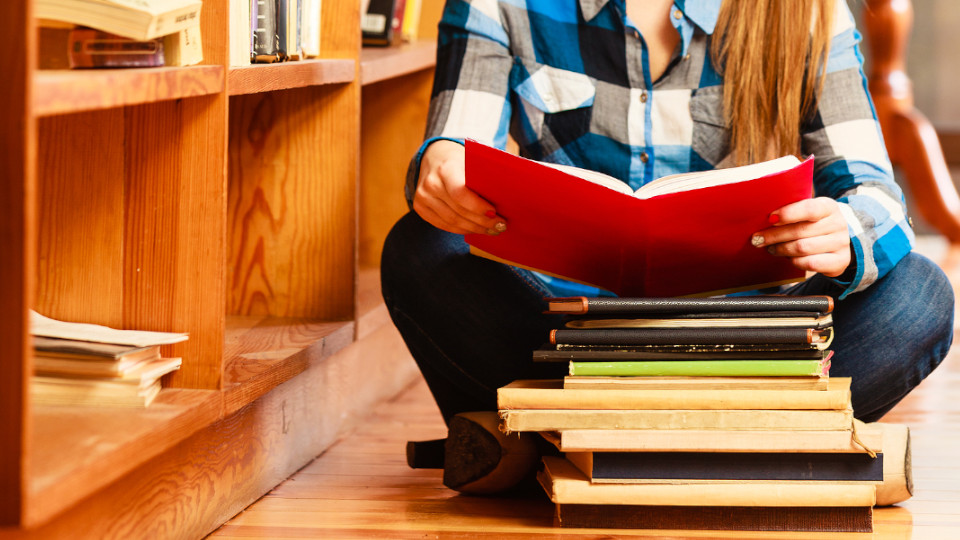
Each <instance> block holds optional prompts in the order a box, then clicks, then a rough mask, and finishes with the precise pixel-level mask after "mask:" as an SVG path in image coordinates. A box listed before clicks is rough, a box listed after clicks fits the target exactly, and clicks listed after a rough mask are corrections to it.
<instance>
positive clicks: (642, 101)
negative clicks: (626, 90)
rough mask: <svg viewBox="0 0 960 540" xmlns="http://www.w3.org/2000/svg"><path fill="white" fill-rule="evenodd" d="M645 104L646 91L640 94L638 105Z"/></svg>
mask: <svg viewBox="0 0 960 540" xmlns="http://www.w3.org/2000/svg"><path fill="white" fill-rule="evenodd" d="M646 102H647V93H646V91H644V92H640V103H646Z"/></svg>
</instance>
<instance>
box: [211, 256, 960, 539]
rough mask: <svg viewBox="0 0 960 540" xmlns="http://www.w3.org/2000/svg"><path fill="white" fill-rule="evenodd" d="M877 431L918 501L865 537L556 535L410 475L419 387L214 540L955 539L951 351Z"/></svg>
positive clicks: (420, 406)
mask: <svg viewBox="0 0 960 540" xmlns="http://www.w3.org/2000/svg"><path fill="white" fill-rule="evenodd" d="M921 251H924V252H925V253H927V254H928V255H929V256H931V258H934V260H936V261H938V262H939V263H940V264H941V266H942V267H943V268H944V269H945V270H946V271H947V273H948V275H950V277H951V280H952V282H953V283H954V289H955V290H958V289H960V248H950V249H947V248H946V247H945V246H943V245H942V244H938V243H937V242H936V241H934V242H932V243H928V244H925V245H921ZM884 421H889V422H896V423H905V424H908V425H909V426H910V427H911V432H912V436H913V472H914V484H915V494H914V497H913V498H912V499H910V500H909V501H907V502H905V503H902V504H900V505H898V506H895V507H890V508H880V509H877V511H876V513H875V515H874V533H873V534H872V535H866V534H837V533H832V534H811V533H751V532H726V533H723V532H710V531H637V530H599V529H560V528H556V527H554V526H553V520H552V511H553V508H552V505H551V503H550V502H549V501H548V500H547V499H546V496H544V495H542V494H540V493H531V494H529V495H527V496H515V497H512V498H497V497H470V496H462V495H459V494H457V493H456V492H454V491H451V490H449V489H446V488H444V487H443V485H442V484H441V472H440V471H423V470H411V469H409V468H408V467H407V465H406V462H405V457H404V445H405V443H406V441H407V440H418V439H430V438H439V437H442V436H444V435H445V434H446V433H445V429H444V426H443V421H442V420H441V418H440V415H439V413H438V412H437V411H436V408H435V406H434V405H433V402H432V400H431V398H430V395H429V392H428V391H427V389H426V386H425V385H424V384H423V383H422V382H418V383H417V384H415V385H414V386H413V387H411V388H410V389H408V390H407V391H405V392H404V393H402V394H401V395H400V396H398V397H397V398H396V399H394V400H393V401H391V402H389V403H386V404H383V405H382V406H381V407H379V408H378V409H377V411H376V412H375V413H374V414H373V415H372V416H371V418H370V419H369V420H368V421H367V422H366V423H365V424H363V425H362V426H360V427H359V428H358V429H357V430H356V431H355V432H354V433H352V434H351V435H349V436H348V437H346V438H344V439H342V440H340V441H339V442H338V443H337V444H335V445H334V446H333V447H331V448H330V449H329V450H328V451H327V452H326V453H324V454H323V455H322V456H320V457H319V458H318V459H316V460H315V461H314V462H313V463H311V464H310V465H308V466H306V467H305V468H304V469H302V470H301V471H300V472H298V473H297V474H296V475H294V476H293V477H291V478H290V479H289V480H287V481H286V482H284V483H283V484H281V485H279V486H278V487H277V488H276V489H274V490H273V491H272V492H271V493H269V494H268V495H266V496H265V497H263V498H262V499H261V500H260V501H258V502H256V503H255V504H253V505H252V506H250V507H249V508H248V509H247V510H245V511H244V512H242V513H240V514H239V515H238V516H236V517H235V518H233V519H232V520H230V521H229V522H227V523H226V524H224V525H223V526H222V527H221V528H220V529H218V530H217V531H215V532H214V533H213V534H212V535H211V538H216V539H219V540H226V539H240V538H270V539H276V540H280V539H284V538H338V539H349V538H477V539H481V538H498V539H500V538H504V539H512V538H563V539H567V538H570V539H573V538H611V537H621V536H622V537H627V536H639V537H644V536H645V537H664V536H668V537H670V538H741V539H745V538H836V537H842V538H866V537H869V538H877V539H908V538H914V539H919V540H928V539H945V540H946V539H951V540H953V539H957V538H960V344H957V345H955V346H954V348H953V350H952V351H951V353H950V355H949V356H948V357H947V359H946V360H945V361H944V363H943V364H942V365H941V366H940V368H938V369H937V370H936V371H935V372H934V373H933V375H931V376H930V377H928V379H927V380H925V381H924V382H923V383H922V384H921V385H920V386H919V387H918V388H917V389H916V390H915V391H914V392H913V393H912V394H911V395H910V396H908V397H907V399H905V400H904V401H903V402H901V403H900V404H899V405H898V406H897V407H896V408H895V409H894V410H893V411H891V412H890V413H889V414H888V415H887V416H886V417H885V418H884Z"/></svg>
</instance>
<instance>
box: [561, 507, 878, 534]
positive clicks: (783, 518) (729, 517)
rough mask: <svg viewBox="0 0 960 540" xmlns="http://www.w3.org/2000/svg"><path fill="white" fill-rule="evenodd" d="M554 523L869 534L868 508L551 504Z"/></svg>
mask: <svg viewBox="0 0 960 540" xmlns="http://www.w3.org/2000/svg"><path fill="white" fill-rule="evenodd" d="M556 521H557V523H558V524H559V525H560V526H561V527H575V528H600V529H675V530H713V531H796V532H873V507H872V506H845V507H829V506H813V507H764V506H662V505H650V506H646V505H632V504H566V503H557V505H556Z"/></svg>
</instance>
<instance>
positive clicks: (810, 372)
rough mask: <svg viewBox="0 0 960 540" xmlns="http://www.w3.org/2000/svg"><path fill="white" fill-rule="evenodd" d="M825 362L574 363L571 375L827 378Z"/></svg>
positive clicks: (686, 361)
mask: <svg viewBox="0 0 960 540" xmlns="http://www.w3.org/2000/svg"><path fill="white" fill-rule="evenodd" d="M831 356H832V351H831V354H828V355H827V356H826V357H824V359H823V360H672V361H671V360H666V361H658V360H638V361H622V362H618V361H589V362H579V361H576V360H572V361H570V375H580V376H594V375H595V376H601V377H679V376H683V377H827V376H829V374H830V357H831Z"/></svg>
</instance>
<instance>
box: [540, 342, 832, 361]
mask: <svg viewBox="0 0 960 540" xmlns="http://www.w3.org/2000/svg"><path fill="white" fill-rule="evenodd" d="M828 353H829V351H826V350H821V349H811V348H809V347H804V348H802V349H800V348H797V349H786V348H777V349H771V348H770V347H766V348H757V347H710V346H703V347H697V346H690V347H658V346H650V347H620V346H591V345H558V346H551V345H543V346H542V347H540V348H539V349H536V350H535V351H533V360H534V361H535V362H569V361H571V360H573V361H579V362H589V361H593V360H596V361H611V362H617V361H632V360H659V361H664V360H823V359H824V358H825V357H826V355H827V354H828Z"/></svg>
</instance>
